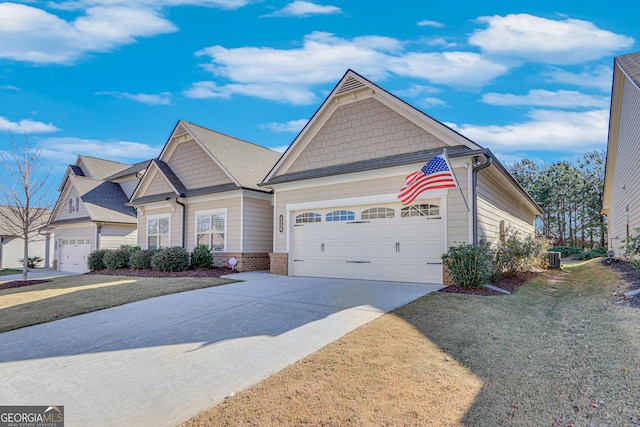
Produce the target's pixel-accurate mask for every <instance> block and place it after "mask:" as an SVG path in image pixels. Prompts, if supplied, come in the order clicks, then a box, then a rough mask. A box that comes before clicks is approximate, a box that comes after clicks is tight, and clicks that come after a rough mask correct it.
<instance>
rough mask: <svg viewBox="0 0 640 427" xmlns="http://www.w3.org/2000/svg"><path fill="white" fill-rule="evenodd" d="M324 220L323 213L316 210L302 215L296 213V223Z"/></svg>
mask: <svg viewBox="0 0 640 427" xmlns="http://www.w3.org/2000/svg"><path fill="white" fill-rule="evenodd" d="M320 221H322V215H320V214H319V213H316V212H305V213H302V214H300V215H296V224H308V223H310V222H320Z"/></svg>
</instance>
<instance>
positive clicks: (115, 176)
mask: <svg viewBox="0 0 640 427" xmlns="http://www.w3.org/2000/svg"><path fill="white" fill-rule="evenodd" d="M149 163H151V160H145V161H144V162H139V163H136V164H134V165H133V166H131V167H129V168H127V169H125V170H123V171H120V172H118V173H115V174H113V175H110V176H108V177H106V178H105V179H106V180H107V181H113V180H115V179H119V178H124V177H125V176H128V175H134V174H136V173H138V172H140V171H143V170H145V169H146V168H147V167H148V166H149Z"/></svg>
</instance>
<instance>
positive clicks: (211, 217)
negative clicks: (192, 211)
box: [196, 210, 227, 252]
mask: <svg viewBox="0 0 640 427" xmlns="http://www.w3.org/2000/svg"><path fill="white" fill-rule="evenodd" d="M226 216H227V215H226V210H220V211H208V212H197V213H196V224H197V226H196V240H197V242H198V244H199V245H207V246H208V247H209V249H211V250H212V251H214V252H224V251H225V250H226V240H225V236H226V232H225V229H226Z"/></svg>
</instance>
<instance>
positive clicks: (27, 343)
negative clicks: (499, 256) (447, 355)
mask: <svg viewBox="0 0 640 427" xmlns="http://www.w3.org/2000/svg"><path fill="white" fill-rule="evenodd" d="M229 277H233V278H237V279H241V280H245V281H244V282H241V283H234V284H230V285H225V286H218V287H214V288H209V289H200V290H196V291H191V292H184V293H180V294H174V295H168V296H164V297H159V298H153V299H150V300H146V301H140V302H136V303H132V304H127V305H124V306H120V307H115V308H111V309H107V310H102V311H98V312H94V313H89V314H85V315H81V316H76V317H71V318H68V319H62V320H58V321H55V322H51V323H47V324H42V325H36V326H31V327H28V328H23V329H19V330H15V331H10V332H5V333H2V334H0V378H1V380H0V381H1V384H2V386H1V387H0V404H2V405H64V411H65V421H66V423H65V425H66V426H67V427H72V426H89V425H90V426H94V427H95V426H123V425H126V426H151V425H153V426H175V425H177V424H179V423H181V422H183V421H186V420H187V419H189V418H190V417H191V416H193V415H195V414H196V413H197V412H198V411H200V410H202V409H206V408H208V407H211V406H213V405H215V404H217V403H219V402H220V401H222V400H223V399H224V398H225V397H227V396H229V395H230V394H231V393H237V392H239V391H241V390H243V389H245V388H247V387H249V386H251V385H253V384H256V383H258V382H260V381H261V380H263V379H265V378H267V377H269V376H270V375H272V374H274V373H276V372H278V371H280V370H281V369H283V368H285V367H286V366H288V365H290V364H292V363H294V362H296V361H298V360H300V359H302V358H304V357H305V356H307V355H308V354H310V353H313V352H315V351H317V350H319V349H320V348H322V347H324V346H325V345H327V344H329V343H330V342H332V341H334V340H336V339H338V338H340V337H341V336H343V335H344V334H346V333H348V332H349V331H351V330H353V329H355V328H357V327H359V326H361V325H363V324H365V323H367V322H369V321H371V320H373V319H375V318H376V317H378V316H380V315H381V314H383V313H385V312H387V311H390V310H392V309H394V308H396V307H399V306H401V305H404V304H406V303H408V302H410V301H413V300H415V299H417V298H419V297H421V296H423V295H425V294H428V293H429V292H433V291H436V290H438V289H440V288H441V286H438V285H423V284H412V283H392V282H374V281H358V280H342V279H320V278H300V277H295V278H294V277H283V276H275V275H271V274H267V273H242V274H238V275H232V276H229Z"/></svg>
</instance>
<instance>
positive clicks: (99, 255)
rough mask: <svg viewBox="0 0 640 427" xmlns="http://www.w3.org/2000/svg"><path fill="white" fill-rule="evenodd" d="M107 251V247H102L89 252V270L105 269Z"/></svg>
mask: <svg viewBox="0 0 640 427" xmlns="http://www.w3.org/2000/svg"><path fill="white" fill-rule="evenodd" d="M106 252H107V251H106V249H100V250H97V251H93V252H91V253H90V254H89V258H87V267H88V268H89V270H91V271H98V270H104V269H105V265H104V254H105V253H106Z"/></svg>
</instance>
